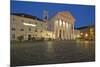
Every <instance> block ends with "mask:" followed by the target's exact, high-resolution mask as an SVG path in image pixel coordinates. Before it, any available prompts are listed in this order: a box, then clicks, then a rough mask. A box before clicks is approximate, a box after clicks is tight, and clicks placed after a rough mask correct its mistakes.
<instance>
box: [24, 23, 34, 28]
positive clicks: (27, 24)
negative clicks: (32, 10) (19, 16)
mask: <svg viewBox="0 0 100 67" xmlns="http://www.w3.org/2000/svg"><path fill="white" fill-rule="evenodd" d="M23 24H24V25H26V26H33V27H35V26H36V25H35V24H29V23H23Z"/></svg>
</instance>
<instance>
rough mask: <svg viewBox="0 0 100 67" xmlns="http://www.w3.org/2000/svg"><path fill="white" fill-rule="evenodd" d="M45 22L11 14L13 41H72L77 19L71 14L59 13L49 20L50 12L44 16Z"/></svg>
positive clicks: (27, 16)
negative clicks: (21, 39)
mask: <svg viewBox="0 0 100 67" xmlns="http://www.w3.org/2000/svg"><path fill="white" fill-rule="evenodd" d="M43 18H44V19H43V20H42V19H39V18H37V17H35V16H31V15H27V14H21V13H19V14H11V22H10V24H11V25H10V38H11V40H18V39H20V38H23V40H32V39H36V40H39V39H44V40H48V39H57V40H72V39H75V37H74V22H75V19H74V18H73V16H72V15H71V13H70V12H58V13H57V14H56V15H55V16H53V17H52V18H51V19H50V20H48V12H47V11H45V12H44V14H43Z"/></svg>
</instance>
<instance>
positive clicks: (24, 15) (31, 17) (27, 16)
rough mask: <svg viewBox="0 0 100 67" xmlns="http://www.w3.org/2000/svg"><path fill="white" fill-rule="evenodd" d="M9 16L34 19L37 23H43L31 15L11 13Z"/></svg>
mask: <svg viewBox="0 0 100 67" xmlns="http://www.w3.org/2000/svg"><path fill="white" fill-rule="evenodd" d="M11 15H16V16H20V17H26V18H30V19H36V20H39V21H44V20H42V19H39V18H38V17H36V16H32V15H29V14H25V13H11Z"/></svg>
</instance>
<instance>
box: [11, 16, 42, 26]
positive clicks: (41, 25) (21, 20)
mask: <svg viewBox="0 0 100 67" xmlns="http://www.w3.org/2000/svg"><path fill="white" fill-rule="evenodd" d="M13 21H16V20H15V18H13ZM21 22H25V21H24V20H23V19H22V20H21ZM35 22H36V21H35ZM29 23H32V21H29ZM37 24H38V23H37V22H36V23H35V25H37ZM42 25H43V24H41V26H42Z"/></svg>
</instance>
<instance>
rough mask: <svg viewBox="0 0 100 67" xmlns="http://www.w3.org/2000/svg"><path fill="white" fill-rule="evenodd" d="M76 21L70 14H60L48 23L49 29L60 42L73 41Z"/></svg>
mask: <svg viewBox="0 0 100 67" xmlns="http://www.w3.org/2000/svg"><path fill="white" fill-rule="evenodd" d="M74 22H75V19H74V17H73V16H72V15H71V13H70V12H58V13H57V14H56V15H55V16H54V17H52V19H51V20H50V21H49V22H48V29H49V30H50V31H52V32H53V34H54V38H55V39H58V40H72V39H75V37H74Z"/></svg>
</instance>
